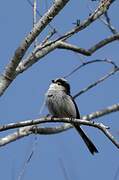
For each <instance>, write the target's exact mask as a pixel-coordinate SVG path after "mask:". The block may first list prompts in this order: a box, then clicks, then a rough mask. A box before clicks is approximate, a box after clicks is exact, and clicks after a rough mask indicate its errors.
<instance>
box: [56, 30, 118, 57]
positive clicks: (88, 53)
mask: <svg viewBox="0 0 119 180" xmlns="http://www.w3.org/2000/svg"><path fill="white" fill-rule="evenodd" d="M117 40H119V33H117V34H114V35H111V36H109V37H107V38H105V39H103V40H101V41H100V42H98V43H97V44H95V45H93V46H92V47H91V48H89V49H87V50H86V49H84V48H80V47H78V46H75V45H72V44H70V43H67V42H63V41H59V46H58V48H60V49H67V50H71V51H73V52H77V53H80V54H83V55H85V56H91V55H92V54H93V53H94V52H96V51H97V50H99V49H100V48H102V47H104V46H106V45H108V44H109V43H111V42H113V41H117Z"/></svg>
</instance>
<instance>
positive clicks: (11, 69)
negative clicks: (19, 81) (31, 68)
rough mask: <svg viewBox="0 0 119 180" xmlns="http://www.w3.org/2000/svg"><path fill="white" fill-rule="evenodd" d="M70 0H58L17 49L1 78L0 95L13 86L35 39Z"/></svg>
mask: <svg viewBox="0 0 119 180" xmlns="http://www.w3.org/2000/svg"><path fill="white" fill-rule="evenodd" d="M68 1H69V0H57V1H54V4H53V5H52V6H51V8H50V9H49V10H48V11H47V12H46V13H45V14H44V16H43V17H42V18H41V19H40V20H39V21H38V22H37V24H36V25H35V27H34V28H33V29H32V30H31V32H30V33H29V34H28V35H27V36H26V37H25V39H24V40H23V42H22V43H21V44H20V46H19V47H18V48H17V49H16V51H15V53H14V56H13V57H12V59H11V61H10V63H9V64H8V65H7V67H6V70H5V72H4V73H3V75H2V76H1V78H0V95H2V94H3V93H4V91H5V90H6V88H7V87H8V86H9V85H10V84H11V82H12V81H13V79H14V78H15V76H16V72H15V71H16V68H17V66H18V64H19V63H20V61H21V60H22V58H23V56H24V55H25V53H26V51H27V49H28V48H29V46H30V45H31V44H32V43H33V41H34V40H35V38H36V37H37V36H38V35H39V34H40V33H41V32H42V31H43V29H44V28H45V27H46V26H47V25H48V23H49V22H50V21H52V20H53V18H54V17H55V16H56V15H57V14H58V13H59V12H60V11H61V9H62V8H63V7H64V6H65V5H66V4H67V3H68Z"/></svg>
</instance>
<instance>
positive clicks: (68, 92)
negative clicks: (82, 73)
mask: <svg viewBox="0 0 119 180" xmlns="http://www.w3.org/2000/svg"><path fill="white" fill-rule="evenodd" d="M52 82H53V83H59V85H61V86H64V87H65V89H66V93H67V94H70V85H69V83H68V82H67V80H66V79H64V78H57V79H55V80H52Z"/></svg>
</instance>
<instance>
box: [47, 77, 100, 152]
mask: <svg viewBox="0 0 119 180" xmlns="http://www.w3.org/2000/svg"><path fill="white" fill-rule="evenodd" d="M46 105H47V107H48V109H49V112H50V113H51V114H52V115H53V116H54V117H59V118H61V117H72V118H77V119H79V118H80V114H79V110H78V107H77V105H76V103H75V101H74V100H73V98H72V96H71V95H70V85H69V83H68V82H67V81H66V80H65V79H63V78H60V79H59V78H58V79H56V80H52V83H51V84H50V86H49V89H48V91H47V93H46ZM73 126H74V127H75V128H76V130H77V131H78V133H79V134H80V136H81V137H82V139H83V141H84V142H85V144H86V145H87V147H88V149H89V151H90V152H91V153H92V154H94V153H97V152H98V150H97V149H96V147H95V145H94V144H93V143H92V141H91V140H90V139H89V137H88V136H87V135H86V134H85V133H84V131H83V130H82V129H81V127H80V126H79V125H78V124H75V125H73Z"/></svg>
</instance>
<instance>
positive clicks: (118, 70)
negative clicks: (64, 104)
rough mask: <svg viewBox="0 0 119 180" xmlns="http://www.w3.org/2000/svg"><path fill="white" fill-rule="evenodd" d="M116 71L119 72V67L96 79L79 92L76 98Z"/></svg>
mask: <svg viewBox="0 0 119 180" xmlns="http://www.w3.org/2000/svg"><path fill="white" fill-rule="evenodd" d="M116 72H119V68H115V69H113V70H112V71H110V72H109V73H108V74H106V75H105V76H103V77H101V78H100V79H99V80H97V81H95V82H94V83H91V84H90V85H89V86H88V87H86V88H84V89H82V90H81V91H80V92H78V93H77V94H75V96H74V97H73V98H74V99H75V98H77V97H78V96H80V95H81V94H83V93H84V92H86V91H88V90H89V89H91V88H93V87H95V86H96V85H98V84H100V83H101V82H103V81H104V80H106V79H108V78H109V77H110V76H112V75H114V74H115V73H116Z"/></svg>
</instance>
